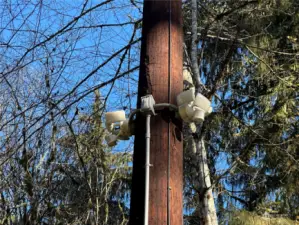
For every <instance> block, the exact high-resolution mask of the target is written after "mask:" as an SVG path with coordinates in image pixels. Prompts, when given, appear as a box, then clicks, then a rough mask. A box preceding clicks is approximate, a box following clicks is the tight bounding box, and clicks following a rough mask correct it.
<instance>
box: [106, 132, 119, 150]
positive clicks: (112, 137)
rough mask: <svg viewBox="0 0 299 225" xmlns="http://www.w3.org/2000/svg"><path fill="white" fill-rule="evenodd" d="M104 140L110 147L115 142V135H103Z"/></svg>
mask: <svg viewBox="0 0 299 225" xmlns="http://www.w3.org/2000/svg"><path fill="white" fill-rule="evenodd" d="M105 140H106V142H107V145H108V146H110V147H113V146H115V145H116V144H117V136H116V135H114V134H110V135H107V136H106V137H105Z"/></svg>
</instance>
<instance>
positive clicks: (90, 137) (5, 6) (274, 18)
mask: <svg viewBox="0 0 299 225" xmlns="http://www.w3.org/2000/svg"><path fill="white" fill-rule="evenodd" d="M142 7H143V5H142V1H136V0H106V1H103V0H101V1H94V0H85V1H83V0H82V1H69V0H67V1H58V0H54V1H53V0H43V1H41V0H26V1H25V0H6V1H2V2H1V3H0V57H1V60H0V224H24V225H25V224H45V225H46V224H101V225H102V224H103V225H108V224H111V225H112V224H113V225H115V224H123V225H124V224H127V222H128V214H129V202H130V186H131V183H130V182H131V173H132V171H131V170H132V143H133V142H132V140H130V141H128V142H123V143H121V144H119V145H117V146H116V147H114V148H109V147H108V146H107V145H106V144H105V142H104V138H105V135H106V131H105V129H104V125H103V123H102V121H103V116H102V115H103V113H104V112H106V111H111V110H115V109H124V110H126V112H127V113H128V114H129V113H130V111H131V110H133V109H134V108H135V107H136V94H137V83H138V80H137V79H138V68H139V57H140V55H139V51H140V42H139V41H140V36H141V29H140V28H141V24H142V20H141V19H142ZM191 8H192V7H191V0H190V1H189V0H187V1H183V15H184V18H183V19H184V40H185V44H184V64H185V67H186V68H187V69H188V70H189V71H190V72H191V75H192V78H191V79H189V80H188V81H189V82H184V83H186V87H187V86H190V85H193V83H196V77H195V75H194V69H193V68H192V59H191V55H192V53H194V50H193V49H192V48H191V44H192V38H191V37H192V10H191ZM196 11H197V16H196V18H197V27H196V30H197V33H198V35H197V39H196V40H195V41H196V52H195V53H196V60H197V63H198V69H199V75H200V80H201V84H200V90H201V92H202V93H203V94H204V95H205V96H207V97H209V98H210V99H211V100H212V102H213V108H214V110H213V113H212V114H211V115H210V116H209V117H208V118H207V119H206V120H205V122H204V124H203V126H202V127H201V129H197V130H194V129H193V130H192V129H190V127H188V126H186V129H185V130H186V132H185V133H184V136H185V148H184V170H185V171H184V185H185V189H184V203H185V208H184V214H185V217H184V222H185V224H189V225H191V224H192V225H196V224H200V217H201V215H200V208H202V204H203V203H202V201H201V198H200V196H202V194H203V191H204V189H203V185H202V177H201V176H200V171H201V167H202V166H203V165H202V161H201V160H200V157H194V155H198V151H197V150H196V149H195V150H194V141H197V140H202V141H203V146H204V147H205V149H206V152H207V159H208V161H207V163H208V166H209V169H210V175H211V185H212V186H211V187H210V188H212V190H213V197H214V200H215V207H216V210H217V215H218V221H219V224H226V223H227V221H230V222H229V223H230V224H242V218H243V221H244V220H246V217H245V216H243V215H244V214H242V213H244V212H242V213H239V210H245V211H250V214H249V215H256V214H259V215H262V216H266V215H267V216H268V217H274V216H280V217H288V218H290V219H294V218H295V217H296V216H297V215H299V211H298V209H299V207H298V205H299V175H298V174H299V173H298V172H299V171H298V170H299V164H298V163H299V144H298V143H299V133H298V129H299V124H298V117H299V112H298V109H299V104H298V102H299V101H298V98H299V96H298V90H299V74H298V72H299V64H298V60H299V52H298V48H299V47H298V46H299V36H298V35H299V3H298V2H297V1H296V0H265V1H250V0H246V1H245V0H244V1H243V0H240V1H234V0H222V1H218V0H197V8H196ZM193 80H194V82H193ZM236 215H239V217H238V216H236ZM244 218H245V219H244ZM247 220H248V217H247ZM286 221H287V219H286ZM252 224H253V223H252ZM256 224H257V223H256Z"/></svg>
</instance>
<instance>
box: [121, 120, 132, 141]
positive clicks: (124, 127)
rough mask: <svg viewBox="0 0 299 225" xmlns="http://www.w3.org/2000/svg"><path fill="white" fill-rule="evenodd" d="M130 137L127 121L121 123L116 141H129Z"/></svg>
mask: <svg viewBox="0 0 299 225" xmlns="http://www.w3.org/2000/svg"><path fill="white" fill-rule="evenodd" d="M130 136H131V132H130V128H129V120H125V121H123V122H122V124H121V126H120V131H119V134H118V139H120V140H129V139H130Z"/></svg>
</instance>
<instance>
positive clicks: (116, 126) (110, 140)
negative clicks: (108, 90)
mask: <svg viewBox="0 0 299 225" xmlns="http://www.w3.org/2000/svg"><path fill="white" fill-rule="evenodd" d="M105 118H106V128H107V130H108V131H109V132H110V134H109V135H107V136H106V142H107V144H108V146H110V147H112V146H115V145H116V144H117V140H129V138H130V136H131V132H130V127H129V120H127V119H126V114H125V111H124V110H120V111H114V112H107V113H106V114H105Z"/></svg>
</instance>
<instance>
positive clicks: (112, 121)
mask: <svg viewBox="0 0 299 225" xmlns="http://www.w3.org/2000/svg"><path fill="white" fill-rule="evenodd" d="M105 119H106V128H107V130H109V131H110V132H112V131H113V130H114V128H115V126H116V125H117V124H118V125H121V122H123V121H125V120H126V113H125V111H124V110H120V111H114V112H107V113H106V114H105Z"/></svg>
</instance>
